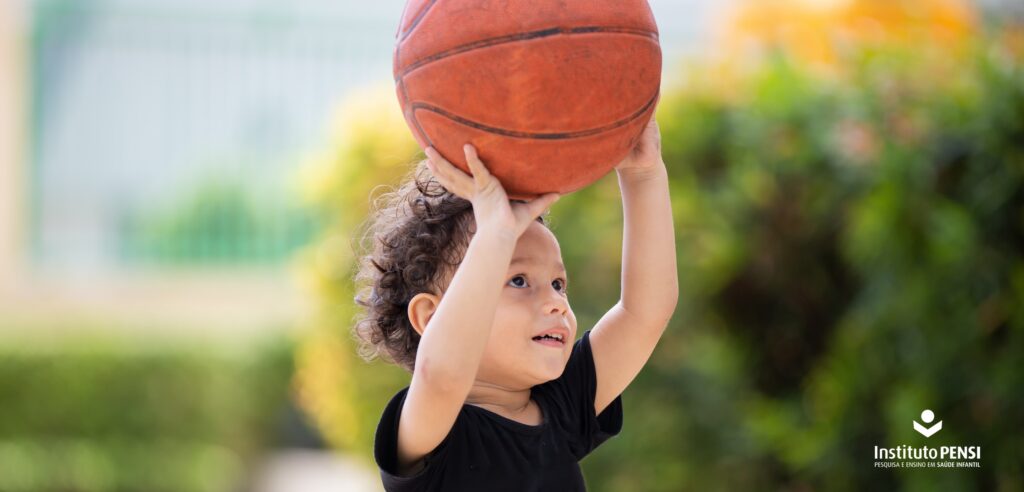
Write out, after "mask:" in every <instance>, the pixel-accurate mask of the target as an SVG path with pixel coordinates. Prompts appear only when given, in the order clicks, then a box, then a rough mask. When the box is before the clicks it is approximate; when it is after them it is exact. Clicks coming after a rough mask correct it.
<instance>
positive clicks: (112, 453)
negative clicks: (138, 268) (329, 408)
mask: <svg viewBox="0 0 1024 492" xmlns="http://www.w3.org/2000/svg"><path fill="white" fill-rule="evenodd" d="M14 345H15V344H10V345H6V346H5V347H3V348H0V490H2V491H5V492H15V491H26V492H27V491H56V490H61V491H175V492H185V491H197V492H200V491H201V492H206V491H211V492H212V491H227V490H235V489H236V488H237V486H238V484H239V483H241V481H243V480H245V476H246V474H247V469H248V466H249V465H250V463H251V461H252V460H253V459H254V458H256V457H258V455H259V453H260V451H261V450H262V449H263V448H265V447H266V446H267V445H268V444H269V443H270V442H271V441H272V439H273V438H274V437H275V436H274V432H275V429H276V428H277V426H278V422H279V419H280V418H281V416H282V413H281V412H282V411H283V410H284V409H285V405H286V404H287V403H286V402H287V399H288V385H289V377H290V375H291V373H292V364H293V363H292V355H291V353H292V349H293V343H292V342H291V341H289V340H284V339H276V340H273V341H267V342H264V343H260V344H255V345H252V346H247V348H244V349H243V348H236V349H233V350H228V349H225V348H223V347H220V348H218V347H214V346H200V345H198V344H197V343H187V344H186V343H179V344H160V345H156V344H151V345H140V344H138V343H132V342H130V341H128V340H118V339H112V338H91V337H82V336H75V337H71V338H70V339H65V340H61V341H59V342H47V343H41V342H30V343H27V344H24V343H19V344H18V346H14Z"/></svg>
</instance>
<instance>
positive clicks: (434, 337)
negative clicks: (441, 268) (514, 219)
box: [416, 229, 516, 393]
mask: <svg viewBox="0 0 1024 492" xmlns="http://www.w3.org/2000/svg"><path fill="white" fill-rule="evenodd" d="M515 244H516V239H515V238H514V237H511V235H510V234H506V233H503V232H501V231H492V230H488V229H480V230H478V231H477V232H476V234H474V235H473V238H472V239H471V240H470V243H469V246H468V247H467V249H466V253H465V256H464V258H463V260H462V263H461V265H460V266H459V268H458V269H457V270H456V271H455V274H454V276H453V277H452V279H451V282H450V284H449V286H448V289H447V291H446V292H445V293H444V294H443V295H442V297H441V301H440V303H439V304H438V307H437V310H436V311H435V312H434V314H433V316H431V318H430V321H429V322H427V326H426V329H425V330H424V332H423V336H422V338H421V339H420V343H419V347H418V348H417V351H416V372H417V373H419V376H421V377H423V378H424V379H425V380H429V381H432V384H434V385H435V387H443V388H449V389H453V390H454V391H462V390H464V391H465V392H467V393H468V392H469V389H470V388H471V387H472V384H473V381H474V380H475V378H476V372H477V368H478V367H479V365H480V360H481V358H482V357H483V353H484V348H485V347H486V345H487V339H488V337H489V336H490V331H491V325H492V324H493V323H494V314H495V311H496V310H497V306H498V298H499V296H500V295H501V291H502V289H503V287H504V284H505V283H504V278H505V275H506V274H507V273H508V265H509V262H510V261H511V260H512V253H513V251H514V249H515Z"/></svg>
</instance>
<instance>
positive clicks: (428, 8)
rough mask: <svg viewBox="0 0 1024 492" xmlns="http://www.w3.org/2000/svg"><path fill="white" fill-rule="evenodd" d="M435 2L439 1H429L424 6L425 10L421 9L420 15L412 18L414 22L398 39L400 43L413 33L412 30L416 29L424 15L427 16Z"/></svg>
mask: <svg viewBox="0 0 1024 492" xmlns="http://www.w3.org/2000/svg"><path fill="white" fill-rule="evenodd" d="M435 3H437V0H430V3H428V4H427V6H426V7H423V10H420V13H419V15H417V16H416V18H415V19H413V20H412V23H411V24H409V29H406V30H405V32H403V33H402V36H401V37H400V38H399V39H398V42H399V43H401V42H402V41H405V38H407V37H409V35H410V34H412V32H413V31H414V30H415V29H416V26H417V25H418V24H419V23H420V21H421V20H423V18H424V17H426V16H427V12H429V11H430V8H431V7H433V6H434V4H435ZM406 5H408V4H406ZM399 22H401V21H399Z"/></svg>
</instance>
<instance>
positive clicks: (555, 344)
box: [533, 335, 565, 348]
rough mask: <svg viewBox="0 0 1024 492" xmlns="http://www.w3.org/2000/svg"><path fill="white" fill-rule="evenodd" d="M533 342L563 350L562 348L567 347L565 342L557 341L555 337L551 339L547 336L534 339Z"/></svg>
mask: <svg viewBox="0 0 1024 492" xmlns="http://www.w3.org/2000/svg"><path fill="white" fill-rule="evenodd" d="M533 341H535V342H537V343H539V344H541V345H547V346H548V347H556V348H562V346H564V345H565V342H563V341H561V340H557V339H555V338H553V337H550V336H547V335H545V336H540V337H533Z"/></svg>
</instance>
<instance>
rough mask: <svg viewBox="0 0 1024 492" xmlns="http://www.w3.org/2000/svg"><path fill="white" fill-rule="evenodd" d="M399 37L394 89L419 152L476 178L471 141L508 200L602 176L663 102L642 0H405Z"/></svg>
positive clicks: (653, 30)
mask: <svg viewBox="0 0 1024 492" xmlns="http://www.w3.org/2000/svg"><path fill="white" fill-rule="evenodd" d="M395 38H396V40H397V41H396V44H395V50H394V63H393V73H394V77H395V91H396V93H397V95H398V100H399V104H400V106H401V108H402V112H403V115H404V117H405V121H406V123H407V124H408V125H409V128H410V129H411V130H412V133H413V135H414V137H415V138H416V141H417V142H418V143H419V145H420V147H422V148H426V147H428V146H433V147H434V148H435V149H437V151H438V152H440V153H441V155H443V156H444V157H445V158H446V159H447V160H448V161H449V162H451V163H452V164H454V165H455V166H457V167H459V168H460V169H462V171H464V172H465V173H467V174H472V173H471V172H470V170H469V166H468V165H467V163H466V157H465V154H464V153H463V150H462V146H463V144H465V143H467V142H468V143H471V144H473V146H475V147H476V149H477V152H478V154H479V156H480V159H481V160H482V161H483V162H484V163H485V164H486V165H487V168H488V169H489V170H490V172H491V173H492V174H493V175H494V176H495V177H497V178H498V180H499V181H500V182H501V184H502V185H503V186H504V187H505V191H506V193H507V194H508V196H509V198H510V199H531V198H535V197H536V196H538V195H541V194H543V193H548V192H557V193H561V194H563V195H564V194H567V193H570V192H573V191H576V190H578V189H580V188H583V187H585V186H587V185H589V184H591V183H593V182H594V181H596V180H597V179H599V178H601V177H602V176H604V175H605V174H607V173H608V172H609V171H611V170H612V169H613V168H614V167H615V165H616V164H618V163H619V162H620V161H621V160H622V159H623V158H624V157H626V155H627V154H628V153H629V152H630V150H631V149H632V148H633V146H634V145H635V144H636V142H637V140H638V139H639V137H640V134H641V132H642V131H643V129H644V127H645V126H646V124H647V122H648V121H649V120H650V118H651V116H652V113H653V111H654V108H655V106H656V104H657V101H658V98H659V97H660V85H661V46H660V44H659V42H658V28H657V25H656V23H655V20H654V14H653V13H652V12H651V8H650V6H649V5H648V4H647V1H646V0H560V1H556V0H504V1H499V0H410V1H409V2H407V3H406V5H405V10H404V11H403V13H402V17H401V20H400V22H399V26H398V31H397V32H396V33H395Z"/></svg>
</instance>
